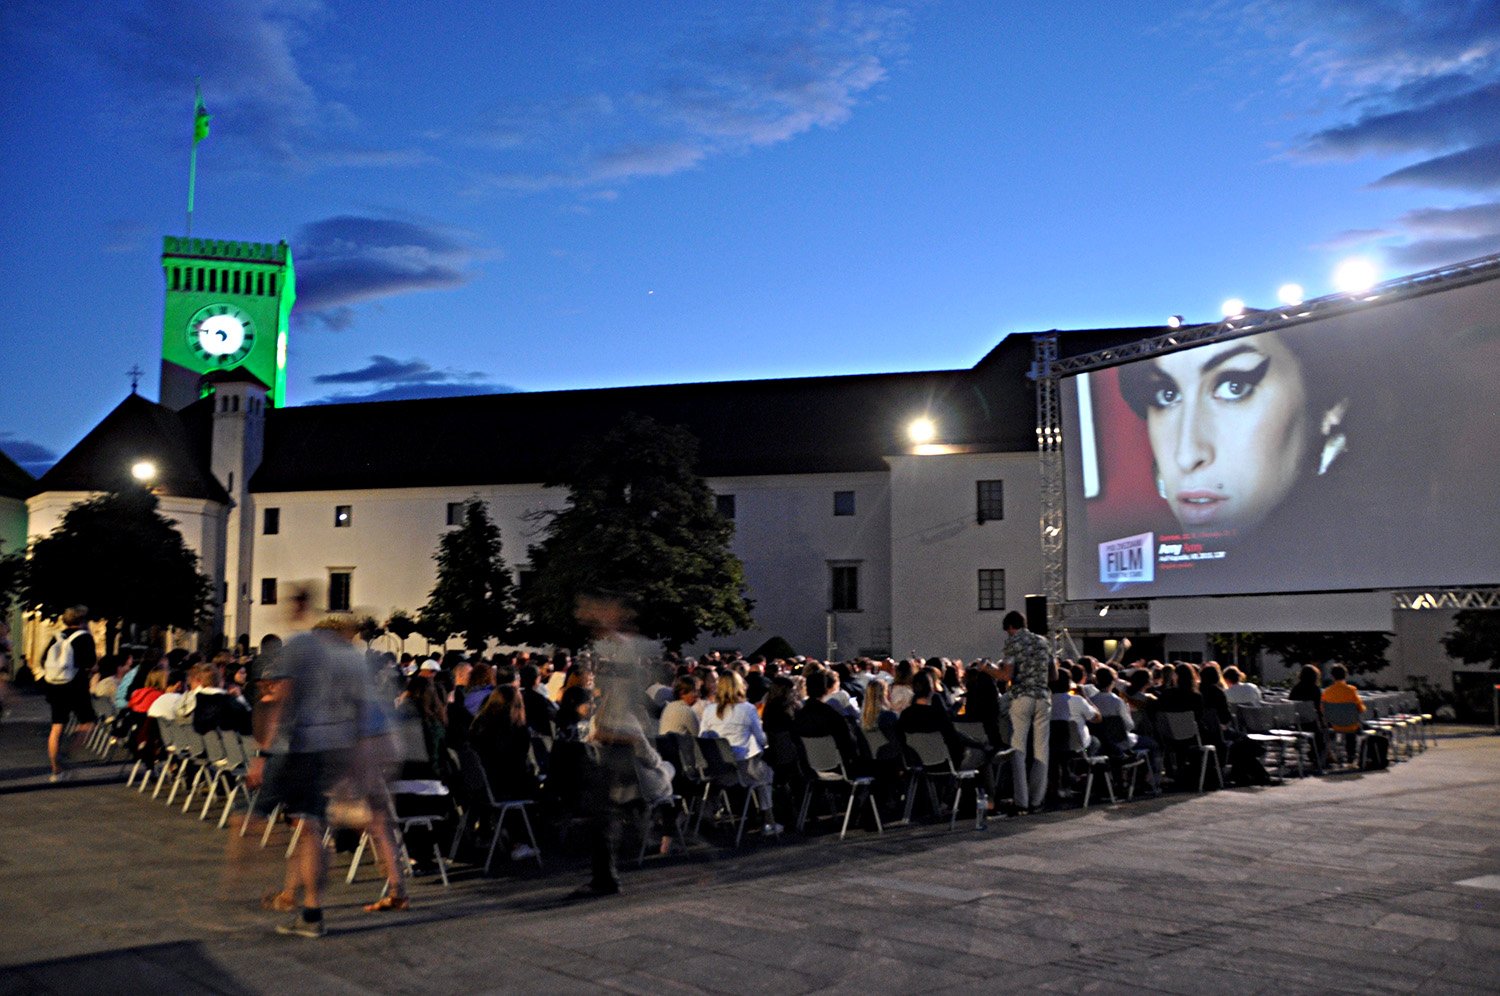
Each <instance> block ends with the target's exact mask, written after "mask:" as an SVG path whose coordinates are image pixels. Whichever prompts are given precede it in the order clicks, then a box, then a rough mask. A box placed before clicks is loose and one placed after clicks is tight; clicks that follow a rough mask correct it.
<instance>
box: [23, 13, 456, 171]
mask: <svg viewBox="0 0 1500 996" xmlns="http://www.w3.org/2000/svg"><path fill="white" fill-rule="evenodd" d="M27 6H28V8H29V9H28V11H27V13H26V16H25V17H24V18H22V17H19V16H18V17H17V19H16V20H17V23H24V25H25V27H26V30H28V31H29V32H31V33H33V34H35V35H38V36H41V37H43V38H46V39H47V40H48V41H50V43H51V44H52V45H53V47H54V48H57V49H58V50H60V51H62V52H65V53H66V55H67V57H68V58H71V59H74V60H78V59H92V60H94V61H96V62H97V63H98V64H99V65H100V66H101V67H102V68H103V69H104V71H105V73H106V74H107V76H108V78H109V80H110V82H111V83H112V84H113V86H112V87H111V88H110V89H108V90H105V91H102V92H101V94H100V96H101V112H102V114H103V115H104V116H106V117H107V119H108V120H109V121H111V122H114V123H115V124H116V125H117V126H118V127H120V128H121V129H122V130H126V131H129V132H131V133H134V134H141V133H156V134H158V135H161V136H162V137H163V140H166V137H167V135H168V131H167V129H168V128H170V129H171V130H170V136H171V137H172V139H173V140H174V141H181V138H182V136H183V134H184V133H185V130H186V128H187V125H188V120H189V104H188V103H187V101H188V94H187V93H186V91H185V86H186V84H187V83H189V82H191V81H192V80H193V79H194V78H196V77H201V78H202V81H203V99H204V103H205V105H206V106H207V109H208V111H209V113H210V114H211V115H213V122H212V124H211V131H210V138H209V140H208V141H209V142H211V143H213V145H214V146H215V147H221V148H223V150H224V152H223V156H224V160H225V161H244V160H251V161H254V160H262V161H265V162H268V163H273V164H275V165H276V166H277V167H279V168H292V169H299V170H307V171H312V170H318V169H324V168H328V167H334V166H339V167H361V166H364V167H396V166H410V165H413V164H417V163H421V162H425V161H427V159H428V156H427V154H426V153H425V152H423V151H422V150H420V149H417V148H414V147H411V148H394V149H379V148H367V147H363V146H361V145H360V144H359V143H358V141H357V137H358V135H359V134H360V128H359V126H360V122H359V120H358V118H357V117H356V115H355V114H354V113H353V112H352V111H351V110H350V109H349V108H348V107H347V106H345V105H344V104H343V103H341V102H339V101H338V100H336V99H333V98H331V97H330V96H328V95H326V94H324V93H321V92H320V91H319V87H318V86H316V85H315V84H314V82H313V80H312V79H311V78H310V75H309V72H308V68H309V67H316V68H317V69H318V70H319V71H322V72H323V73H324V74H325V75H327V76H334V75H337V67H336V65H334V64H333V63H332V61H331V59H330V56H329V53H328V46H326V45H323V44H321V41H320V38H321V31H322V29H323V28H324V27H325V26H327V25H330V24H333V23H334V21H335V18H336V14H335V12H333V11H331V10H330V9H329V8H328V6H327V5H326V4H324V3H323V2H321V0H123V2H118V3H110V4H96V3H91V2H86V0H53V2H50V3H40V2H34V3H30V4H28V5H27Z"/></svg>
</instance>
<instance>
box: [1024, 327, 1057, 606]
mask: <svg viewBox="0 0 1500 996" xmlns="http://www.w3.org/2000/svg"><path fill="white" fill-rule="evenodd" d="M1032 349H1033V354H1032V357H1033V358H1032V364H1031V376H1032V378H1033V379H1034V380H1035V381H1036V448H1037V456H1038V458H1039V460H1040V462H1041V475H1042V494H1041V498H1042V502H1041V505H1042V521H1041V529H1042V594H1044V595H1046V596H1047V626H1048V628H1049V629H1050V630H1052V631H1053V632H1057V630H1058V628H1059V627H1060V626H1061V625H1062V621H1063V456H1062V405H1061V402H1060V401H1059V400H1058V394H1057V389H1058V385H1057V374H1056V373H1055V372H1054V368H1055V366H1056V364H1057V333H1056V332H1043V333H1042V334H1040V335H1037V336H1034V337H1033V338H1032Z"/></svg>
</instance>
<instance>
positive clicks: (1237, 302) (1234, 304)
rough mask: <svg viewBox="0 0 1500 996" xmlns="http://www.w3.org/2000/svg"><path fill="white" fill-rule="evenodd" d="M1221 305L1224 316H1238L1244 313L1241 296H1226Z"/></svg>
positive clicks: (1243, 303)
mask: <svg viewBox="0 0 1500 996" xmlns="http://www.w3.org/2000/svg"><path fill="white" fill-rule="evenodd" d="M1221 307H1222V308H1223V310H1224V317H1225V318H1238V317H1240V316H1241V315H1243V314H1244V313H1245V302H1244V300H1243V299H1242V298H1238V297H1231V298H1227V299H1226V300H1225V301H1224V303H1223V305H1221Z"/></svg>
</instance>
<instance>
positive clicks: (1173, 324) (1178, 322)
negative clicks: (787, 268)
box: [1167, 315, 1182, 329]
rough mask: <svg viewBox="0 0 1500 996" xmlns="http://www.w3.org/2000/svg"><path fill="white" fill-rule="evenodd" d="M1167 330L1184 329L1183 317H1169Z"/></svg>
mask: <svg viewBox="0 0 1500 996" xmlns="http://www.w3.org/2000/svg"><path fill="white" fill-rule="evenodd" d="M1167 328H1169V329H1180V328H1182V316H1181V315H1168V316H1167Z"/></svg>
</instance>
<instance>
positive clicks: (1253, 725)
mask: <svg viewBox="0 0 1500 996" xmlns="http://www.w3.org/2000/svg"><path fill="white" fill-rule="evenodd" d="M1234 718H1235V724H1236V725H1237V726H1238V727H1239V729H1240V733H1242V734H1243V735H1244V736H1245V738H1246V739H1248V740H1250V741H1251V742H1252V743H1258V744H1260V745H1261V746H1263V747H1268V748H1275V751H1276V780H1277V781H1285V780H1286V769H1287V757H1286V754H1287V748H1288V747H1290V748H1291V751H1292V756H1293V757H1295V758H1296V759H1297V777H1298V778H1302V777H1304V776H1305V775H1306V772H1305V771H1304V770H1303V767H1302V750H1301V745H1300V744H1299V743H1298V736H1297V734H1296V733H1294V732H1292V731H1290V730H1277V729H1276V728H1275V712H1274V710H1272V709H1270V708H1268V707H1266V706H1252V705H1237V706H1235V707H1234Z"/></svg>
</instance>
